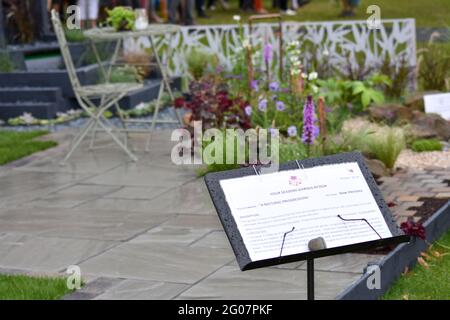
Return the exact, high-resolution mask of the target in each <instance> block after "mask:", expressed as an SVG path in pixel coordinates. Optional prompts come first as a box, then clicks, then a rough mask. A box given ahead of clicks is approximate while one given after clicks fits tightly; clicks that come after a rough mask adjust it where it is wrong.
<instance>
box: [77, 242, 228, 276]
mask: <svg viewBox="0 0 450 320" xmlns="http://www.w3.org/2000/svg"><path fill="white" fill-rule="evenodd" d="M233 258H234V255H233V253H232V251H231V250H226V249H217V248H215V249H211V248H201V247H185V246H175V245H173V244H170V243H169V244H155V243H139V244H136V243H125V244H122V245H120V246H117V247H115V248H113V249H111V250H109V251H107V252H105V253H103V254H102V255H100V256H97V257H94V258H92V259H89V260H88V261H86V262H84V263H82V264H81V265H80V268H81V270H82V271H83V273H86V274H90V275H96V276H106V277H119V278H130V279H142V280H154V281H162V282H177V283H185V284H193V283H195V282H197V281H199V280H201V279H203V278H204V277H206V276H208V275H209V274H210V273H212V272H214V271H215V270H217V269H218V268H220V267H221V266H223V265H225V264H226V263H228V262H229V261H231V260H232V259H233Z"/></svg>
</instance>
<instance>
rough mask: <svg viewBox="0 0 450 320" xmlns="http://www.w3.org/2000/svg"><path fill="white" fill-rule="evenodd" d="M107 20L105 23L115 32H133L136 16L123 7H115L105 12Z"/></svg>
mask: <svg viewBox="0 0 450 320" xmlns="http://www.w3.org/2000/svg"><path fill="white" fill-rule="evenodd" d="M106 12H107V13H108V18H107V19H106V22H107V23H108V24H109V25H110V26H112V27H113V28H114V29H115V30H116V31H129V30H133V28H134V23H135V21H136V15H135V13H134V11H133V10H130V9H128V8H125V7H120V6H119V7H115V8H114V9H112V10H106Z"/></svg>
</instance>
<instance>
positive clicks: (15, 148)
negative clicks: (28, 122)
mask: <svg viewBox="0 0 450 320" xmlns="http://www.w3.org/2000/svg"><path fill="white" fill-rule="evenodd" d="M45 134H47V132H46V131H30V132H14V131H1V130H0V165H4V164H6V163H9V162H11V161H14V160H17V159H20V158H23V157H26V156H28V155H30V154H33V153H35V152H38V151H41V150H45V149H48V148H51V147H54V146H56V145H57V143H56V142H55V141H36V140H33V139H34V138H36V137H39V136H43V135H45Z"/></svg>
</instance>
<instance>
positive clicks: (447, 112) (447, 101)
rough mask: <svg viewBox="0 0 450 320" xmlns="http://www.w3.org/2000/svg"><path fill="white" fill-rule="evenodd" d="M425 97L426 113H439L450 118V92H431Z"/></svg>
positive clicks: (445, 117)
mask: <svg viewBox="0 0 450 320" xmlns="http://www.w3.org/2000/svg"><path fill="white" fill-rule="evenodd" d="M423 99H424V102H425V112H426V113H437V114H439V115H441V116H442V118H444V119H447V120H450V93H440V94H430V95H426V96H424V97H423Z"/></svg>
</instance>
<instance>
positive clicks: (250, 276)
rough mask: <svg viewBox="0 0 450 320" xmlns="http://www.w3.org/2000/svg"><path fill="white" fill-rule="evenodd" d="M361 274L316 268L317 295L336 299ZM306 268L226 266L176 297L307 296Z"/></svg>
mask: <svg viewBox="0 0 450 320" xmlns="http://www.w3.org/2000/svg"><path fill="white" fill-rule="evenodd" d="M359 277H360V275H358V274H353V273H334V272H320V271H319V272H316V277H315V285H316V290H315V294H316V299H318V300H320V299H333V298H334V297H335V296H336V295H337V294H338V293H339V292H340V291H342V290H343V289H345V288H346V287H347V286H348V285H350V284H351V283H352V282H354V281H356V280H357V279H358V278H359ZM305 283H306V271H303V270H288V269H273V268H269V269H257V270H250V271H245V272H241V271H240V270H239V269H238V268H237V267H233V266H225V267H222V268H221V269H219V270H218V271H216V272H215V273H214V274H212V275H211V276H209V277H208V278H206V279H204V280H202V281H201V282H199V283H198V284H196V285H195V286H193V287H191V288H189V289H188V290H186V291H184V292H183V293H182V294H180V295H179V296H178V297H177V299H232V300H234V299H239V300H240V299H256V300H259V299H270V300H279V299H286V300H290V299H292V300H303V299H306V286H305Z"/></svg>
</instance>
